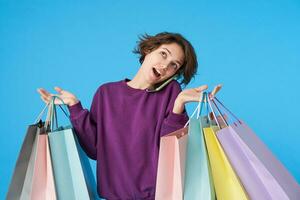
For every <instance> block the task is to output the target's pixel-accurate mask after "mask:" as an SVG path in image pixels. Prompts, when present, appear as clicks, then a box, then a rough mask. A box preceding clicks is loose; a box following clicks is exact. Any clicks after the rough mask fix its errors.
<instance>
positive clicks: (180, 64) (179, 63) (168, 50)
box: [163, 48, 181, 66]
mask: <svg viewBox="0 0 300 200" xmlns="http://www.w3.org/2000/svg"><path fill="white" fill-rule="evenodd" d="M163 49H165V50H166V51H167V52H168V53H169V54H170V55H172V53H171V51H170V50H169V49H167V48H163ZM175 62H177V63H178V64H179V66H180V65H181V62H179V61H178V60H175Z"/></svg>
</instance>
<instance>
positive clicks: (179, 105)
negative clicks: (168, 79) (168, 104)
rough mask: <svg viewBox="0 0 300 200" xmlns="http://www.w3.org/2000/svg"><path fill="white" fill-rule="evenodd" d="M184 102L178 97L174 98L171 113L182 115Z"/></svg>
mask: <svg viewBox="0 0 300 200" xmlns="http://www.w3.org/2000/svg"><path fill="white" fill-rule="evenodd" d="M184 104H185V103H184V101H183V99H182V98H181V96H180V95H178V97H177V98H176V100H175V102H174V107H173V113H175V114H181V113H183V110H184Z"/></svg>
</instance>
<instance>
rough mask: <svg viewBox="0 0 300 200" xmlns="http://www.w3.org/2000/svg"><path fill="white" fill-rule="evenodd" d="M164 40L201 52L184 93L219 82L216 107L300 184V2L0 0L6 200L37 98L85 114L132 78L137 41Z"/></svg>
mask: <svg viewBox="0 0 300 200" xmlns="http://www.w3.org/2000/svg"><path fill="white" fill-rule="evenodd" d="M161 31H171V32H179V33H181V34H183V35H184V36H185V37H186V38H187V39H188V40H190V41H191V43H192V44H193V45H194V47H195V49H196V51H197V55H198V59H199V71H198V75H197V76H196V78H195V79H194V80H193V81H192V83H190V84H189V85H188V88H192V87H196V86H199V85H202V84H208V85H209V86H210V87H211V88H212V87H213V86H214V85H215V84H217V83H223V85H224V87H223V89H222V91H221V92H220V93H219V94H218V96H219V98H220V99H222V101H223V102H224V103H225V104H226V105H227V106H228V107H229V108H230V109H231V110H232V111H233V112H234V113H235V114H236V115H238V116H239V117H240V118H242V119H243V120H244V121H246V122H247V123H248V124H249V125H250V127H252V129H254V130H255V132H256V133H257V134H258V135H259V137H260V138H261V139H262V140H263V141H264V142H265V143H266V144H267V145H268V146H269V147H270V149H271V150H272V151H273V152H274V154H275V155H276V156H277V157H278V158H279V159H280V160H281V161H282V162H283V164H284V165H285V166H286V167H287V168H288V170H289V171H290V172H291V173H292V174H293V176H295V177H296V179H297V181H298V182H299V181H300V170H299V166H300V159H299V153H300V149H299V142H300V139H299V138H300V133H299V113H300V107H299V99H300V94H299V89H298V87H299V85H300V79H299V75H298V74H299V71H300V70H299V67H300V56H299V53H300V39H299V35H300V2H299V1H298V0H294V1H293V0H285V1H283V0H282V1H276V0H272V1H271V0H270V1H258V0H253V1H232V0H229V1H206V0H198V1H183V0H182V1H115V0H111V1H95V0H92V1H73V2H71V1H65V2H62V1H57V2H55V1H48V2H46V1H19V2H17V1H3V0H1V2H0V98H1V104H0V113H1V117H0V122H1V133H0V162H1V164H0V173H1V174H0V175H1V178H0V199H3V198H4V196H5V194H6V192H7V189H8V185H9V182H10V179H11V176H12V173H13V169H14V165H15V162H16V159H17V156H18V152H19V150H20V147H21V144H22V141H23V138H24V134H25V132H26V129H27V126H28V125H29V124H31V123H33V121H34V120H35V118H36V116H37V115H38V113H39V112H40V110H41V109H42V108H43V106H44V104H43V102H42V101H41V99H40V97H39V95H38V93H37V92H36V89H37V88H38V87H44V88H46V89H48V90H50V91H51V92H54V90H53V87H54V86H60V87H62V88H63V89H66V90H69V91H72V92H73V93H74V94H76V95H77V97H78V98H79V99H80V100H81V101H82V103H83V105H84V106H85V107H87V108H89V107H90V103H91V100H92V97H93V95H94V92H95V91H96V89H97V87H98V86H99V85H100V84H103V83H105V82H110V81H118V80H121V79H124V78H125V77H128V78H133V76H134V75H135V73H136V72H137V70H138V68H139V63H138V59H137V56H136V55H134V54H132V53H131V51H132V49H133V48H134V47H135V45H136V41H137V39H138V35H140V34H143V33H149V34H156V33H158V32H161ZM195 106H196V103H190V104H188V105H187V109H188V112H189V113H191V111H192V109H194V107H195Z"/></svg>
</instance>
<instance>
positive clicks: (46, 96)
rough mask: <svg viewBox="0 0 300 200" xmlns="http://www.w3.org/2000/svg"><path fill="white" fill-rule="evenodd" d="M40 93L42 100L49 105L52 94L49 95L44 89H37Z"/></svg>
mask: <svg viewBox="0 0 300 200" xmlns="http://www.w3.org/2000/svg"><path fill="white" fill-rule="evenodd" d="M37 91H38V93H40V95H41V99H42V100H43V101H44V102H45V103H48V102H50V100H51V98H52V96H53V95H52V94H51V93H49V92H48V91H47V90H45V89H43V88H38V89H37Z"/></svg>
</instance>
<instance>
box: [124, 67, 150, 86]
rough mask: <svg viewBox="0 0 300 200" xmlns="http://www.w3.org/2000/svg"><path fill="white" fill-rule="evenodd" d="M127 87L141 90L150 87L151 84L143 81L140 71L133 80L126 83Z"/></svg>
mask: <svg viewBox="0 0 300 200" xmlns="http://www.w3.org/2000/svg"><path fill="white" fill-rule="evenodd" d="M127 85H129V86H130V87H132V88H135V89H141V90H144V89H147V88H149V87H150V86H151V84H149V83H147V82H146V81H145V78H144V77H143V76H142V72H141V70H139V71H138V73H137V74H136V75H135V76H134V78H133V79H132V80H131V81H128V82H127Z"/></svg>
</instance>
